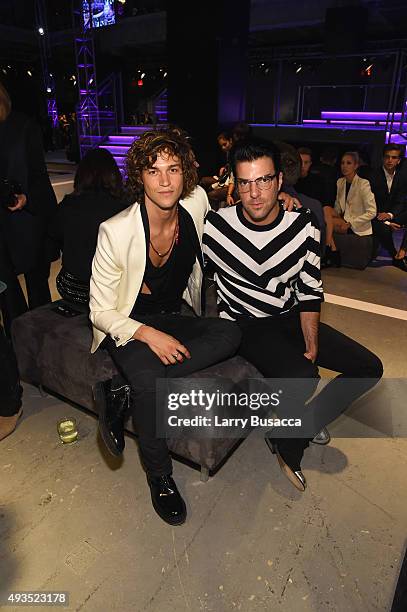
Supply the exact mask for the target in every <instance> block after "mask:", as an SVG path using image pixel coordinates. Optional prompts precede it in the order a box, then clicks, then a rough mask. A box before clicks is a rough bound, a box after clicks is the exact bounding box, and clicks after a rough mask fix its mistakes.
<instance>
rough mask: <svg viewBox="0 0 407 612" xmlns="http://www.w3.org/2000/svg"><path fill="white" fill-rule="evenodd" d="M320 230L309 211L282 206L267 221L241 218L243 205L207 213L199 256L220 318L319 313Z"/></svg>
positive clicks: (320, 285)
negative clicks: (210, 273) (211, 280)
mask: <svg viewBox="0 0 407 612" xmlns="http://www.w3.org/2000/svg"><path fill="white" fill-rule="evenodd" d="M319 241H320V232H319V229H318V226H317V222H316V220H315V218H314V216H313V214H312V213H311V211H309V210H308V209H301V210H300V211H298V212H297V211H293V212H286V211H284V210H283V209H282V208H281V209H280V210H279V213H278V216H277V218H276V219H275V221H273V223H270V224H269V225H255V224H253V223H250V222H249V221H247V220H246V218H245V217H244V215H243V212H242V205H241V204H238V205H237V206H233V207H231V208H223V209H221V210H220V211H218V212H217V213H215V212H212V211H211V212H209V213H208V215H207V217H206V222H205V232H204V236H203V245H204V246H203V248H204V255H205V256H206V258H207V259H209V260H210V262H211V263H212V265H213V266H214V268H215V281H216V285H217V293H218V307H219V314H220V316H221V317H224V318H227V319H233V320H235V319H237V318H239V317H242V316H243V317H247V316H249V317H270V316H276V315H281V314H283V313H288V312H289V311H292V310H293V309H295V310H299V311H304V312H305V311H307V312H315V311H319V310H320V307H321V302H322V301H323V299H324V298H323V290H322V281H321V272H320V243H319Z"/></svg>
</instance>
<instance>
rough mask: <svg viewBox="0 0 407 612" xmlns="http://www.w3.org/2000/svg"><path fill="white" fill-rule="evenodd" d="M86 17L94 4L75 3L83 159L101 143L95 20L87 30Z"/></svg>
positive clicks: (77, 0) (89, 21)
mask: <svg viewBox="0 0 407 612" xmlns="http://www.w3.org/2000/svg"><path fill="white" fill-rule="evenodd" d="M84 13H85V14H86V13H87V14H88V15H91V6H90V0H73V1H72V16H73V30H74V39H75V56H76V67H77V75H78V78H77V85H78V90H79V101H78V106H77V122H78V130H79V144H80V149H81V157H82V156H83V154H84V152H86V150H88V149H90V148H93V147H95V146H97V145H98V144H99V143H100V140H101V133H100V113H99V106H98V90H97V80H96V57H95V47H94V42H93V28H92V19H87V20H86V23H87V24H88V27H86V28H85V19H84Z"/></svg>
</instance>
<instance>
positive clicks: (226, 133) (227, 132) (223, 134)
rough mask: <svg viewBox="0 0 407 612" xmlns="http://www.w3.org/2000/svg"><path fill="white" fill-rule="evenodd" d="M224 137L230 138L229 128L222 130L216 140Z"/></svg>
mask: <svg viewBox="0 0 407 612" xmlns="http://www.w3.org/2000/svg"><path fill="white" fill-rule="evenodd" d="M220 138H224V139H225V140H232V133H231V132H229V130H223V131H222V132H220V133H219V134H218V135H217V140H219V139H220Z"/></svg>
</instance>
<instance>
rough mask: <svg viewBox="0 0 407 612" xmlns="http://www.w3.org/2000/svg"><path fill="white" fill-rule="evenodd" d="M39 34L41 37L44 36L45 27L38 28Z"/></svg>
mask: <svg viewBox="0 0 407 612" xmlns="http://www.w3.org/2000/svg"><path fill="white" fill-rule="evenodd" d="M38 34H39V35H40V36H44V28H43V27H41V26H40V27H39V28H38Z"/></svg>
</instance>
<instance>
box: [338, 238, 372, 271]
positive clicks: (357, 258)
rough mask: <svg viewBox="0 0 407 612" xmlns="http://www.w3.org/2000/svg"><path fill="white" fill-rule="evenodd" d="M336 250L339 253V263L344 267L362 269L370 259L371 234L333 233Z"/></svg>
mask: <svg viewBox="0 0 407 612" xmlns="http://www.w3.org/2000/svg"><path fill="white" fill-rule="evenodd" d="M334 240H335V244H336V247H337V249H338V251H340V253H341V265H342V266H344V267H345V268H355V269H356V270H364V269H365V268H366V266H367V265H368V263H369V261H370V260H371V259H372V250H373V240H372V236H357V235H356V234H334Z"/></svg>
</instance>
